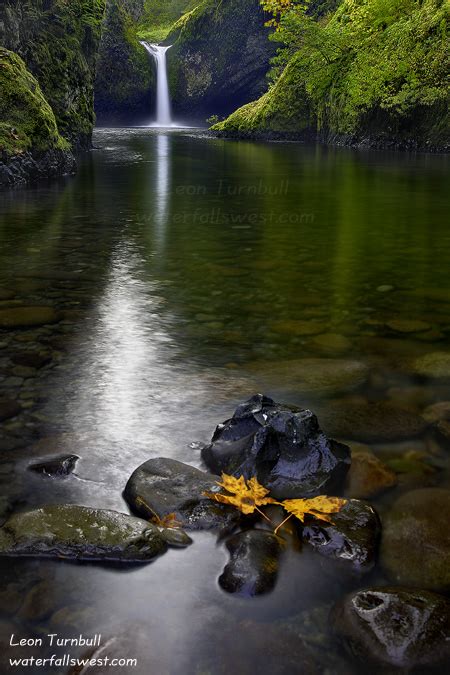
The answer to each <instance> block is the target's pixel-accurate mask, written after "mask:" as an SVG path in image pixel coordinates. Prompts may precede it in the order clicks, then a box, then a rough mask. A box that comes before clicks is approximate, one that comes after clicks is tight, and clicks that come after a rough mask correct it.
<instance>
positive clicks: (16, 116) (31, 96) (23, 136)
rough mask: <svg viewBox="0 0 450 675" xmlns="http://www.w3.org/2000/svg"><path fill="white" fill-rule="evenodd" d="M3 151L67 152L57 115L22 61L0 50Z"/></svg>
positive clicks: (8, 153) (0, 119) (0, 118)
mask: <svg viewBox="0 0 450 675" xmlns="http://www.w3.org/2000/svg"><path fill="white" fill-rule="evenodd" d="M0 91H1V97H0V151H1V152H2V153H6V156H7V157H8V156H11V155H16V154H21V153H23V152H25V151H28V150H33V151H46V150H52V149H58V150H66V149H68V147H69V144H68V143H67V141H65V140H64V139H63V138H62V137H61V136H60V134H59V132H58V127H57V124H56V120H55V115H54V114H53V110H52V109H51V107H50V105H49V104H48V102H47V101H46V99H45V98H44V95H43V93H42V91H41V88H40V86H39V84H38V82H37V80H36V79H35V78H34V77H33V75H31V73H30V72H29V71H28V70H27V69H26V66H25V63H24V62H23V61H22V59H21V58H20V57H19V56H17V54H14V53H13V52H10V51H8V50H7V49H4V48H2V47H0Z"/></svg>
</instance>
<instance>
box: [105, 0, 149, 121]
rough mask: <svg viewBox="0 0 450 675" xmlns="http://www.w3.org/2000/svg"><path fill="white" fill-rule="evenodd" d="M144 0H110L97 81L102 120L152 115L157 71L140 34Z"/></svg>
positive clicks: (108, 1) (135, 119)
mask: <svg viewBox="0 0 450 675" xmlns="http://www.w3.org/2000/svg"><path fill="white" fill-rule="evenodd" d="M143 11H144V0H107V4H106V12H105V18H104V22H103V30H102V39H101V43H100V51H99V59H98V64H97V79H96V82H95V111H96V113H97V118H98V121H99V122H100V124H102V123H111V122H128V123H130V122H135V121H138V120H140V119H141V118H142V119H144V118H145V117H149V115H150V110H151V108H152V104H153V99H154V92H155V85H156V74H155V67H154V62H153V61H152V59H151V57H150V56H149V54H148V53H147V52H146V50H145V49H144V47H143V46H142V45H141V44H140V42H139V38H138V35H137V33H138V26H139V23H138V22H139V20H140V19H142V15H143Z"/></svg>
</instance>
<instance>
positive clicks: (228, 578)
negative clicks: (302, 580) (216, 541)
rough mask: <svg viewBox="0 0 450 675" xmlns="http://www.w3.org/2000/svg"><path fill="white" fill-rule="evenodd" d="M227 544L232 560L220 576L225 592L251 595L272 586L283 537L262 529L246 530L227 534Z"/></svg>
mask: <svg viewBox="0 0 450 675" xmlns="http://www.w3.org/2000/svg"><path fill="white" fill-rule="evenodd" d="M226 546H227V549H228V550H229V551H230V554H231V559H230V562H229V563H227V565H226V566H225V569H224V570H223V573H222V575H221V576H220V577H219V584H220V585H221V587H222V588H223V589H224V590H225V591H228V593H236V594H239V595H243V596H253V595H261V594H262V593H268V592H269V591H271V590H272V589H273V588H274V587H275V584H276V580H277V575H278V561H279V558H280V556H281V554H282V552H283V549H284V547H285V543H284V541H283V539H281V538H280V537H277V536H276V535H275V534H272V533H271V532H266V531H265V530H247V531H246V532H239V533H238V534H235V535H233V536H232V537H230V538H229V539H228V540H227V542H226Z"/></svg>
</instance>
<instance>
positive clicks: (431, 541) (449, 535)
mask: <svg viewBox="0 0 450 675" xmlns="http://www.w3.org/2000/svg"><path fill="white" fill-rule="evenodd" d="M449 511H450V490H444V489H440V488H422V489H419V490H412V491H411V492H407V493H406V494H404V495H402V496H401V497H400V498H399V499H398V500H397V501H396V502H395V503H394V505H393V506H392V508H391V510H390V511H389V512H388V513H387V514H386V516H384V517H383V533H382V539H381V565H382V567H383V569H384V572H385V573H386V575H387V576H388V578H389V579H390V580H391V581H392V582H395V583H399V584H402V585H405V586H419V587H421V588H429V589H431V590H435V591H445V592H449V591H450V528H449V526H448V514H449Z"/></svg>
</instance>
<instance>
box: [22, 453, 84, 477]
mask: <svg viewBox="0 0 450 675" xmlns="http://www.w3.org/2000/svg"><path fill="white" fill-rule="evenodd" d="M79 459H80V458H79V457H78V455H63V456H62V457H54V458H52V459H48V460H45V461H44V462H39V464H30V466H29V467H28V468H29V469H30V471H36V473H44V474H45V475H46V476H69V475H70V474H71V473H72V472H73V471H74V470H75V467H76V465H77V462H78V460H79Z"/></svg>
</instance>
